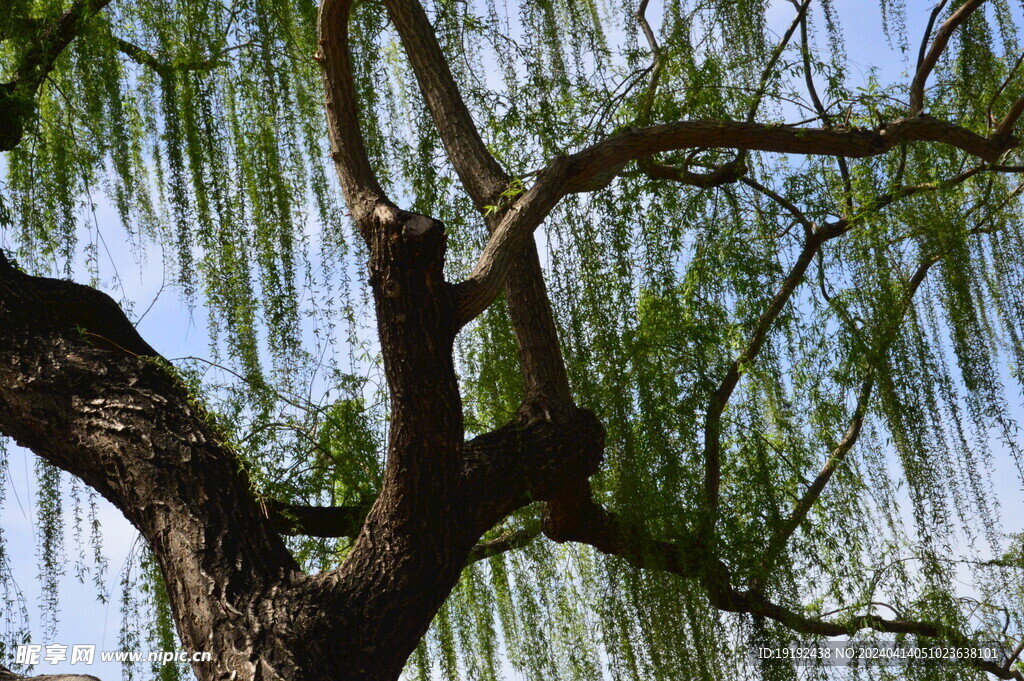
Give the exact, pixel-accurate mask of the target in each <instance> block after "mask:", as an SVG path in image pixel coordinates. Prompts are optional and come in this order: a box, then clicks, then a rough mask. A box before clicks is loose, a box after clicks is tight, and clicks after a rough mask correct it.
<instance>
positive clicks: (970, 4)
mask: <svg viewBox="0 0 1024 681" xmlns="http://www.w3.org/2000/svg"><path fill="white" fill-rule="evenodd" d="M983 2H985V0H967V2H965V3H964V4H962V5H960V7H959V8H958V9H957V10H956V11H955V12H953V14H952V15H950V17H949V18H948V19H946V21H945V23H944V24H942V26H940V27H939V30H938V31H937V32H936V33H935V40H933V41H932V46H931V49H929V50H928V52H927V54H925V55H924V58H923V59H921V60H920V63H919V64H918V65H917V73H915V74H914V80H913V81H911V83H910V117H911V118H913V117H914V116H919V115H920V114H921V113H922V112H924V86H925V83H927V82H928V76H929V75H931V72H932V69H934V68H935V64H936V63H938V61H939V57H941V56H942V53H943V51H945V49H946V45H947V44H948V43H949V39H950V37H951V36H952V35H953V32H954V31H955V30H956V29H957V28H958V27H959V26H960V25H961V24H962V23H964V22H965V21H967V18H968V17H970V16H971V14H973V13H974V10H976V9H978V7H980V6H981V4H982V3H983ZM945 4H946V3H945V1H943V3H942V4H941V5H939V7H937V8H936V9H935V12H934V13H933V14H932V20H933V21H934V19H935V17H936V15H937V13H938V12H939V11H941V8H942V7H943V6H944V5H945ZM928 25H929V27H930V26H931V25H932V23H931V22H929V24H928ZM927 38H928V36H927V35H926V36H925V40H926V41H927ZM922 47H923V46H922Z"/></svg>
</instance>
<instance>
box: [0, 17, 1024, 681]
mask: <svg viewBox="0 0 1024 681" xmlns="http://www.w3.org/2000/svg"><path fill="white" fill-rule="evenodd" d="M835 4H836V6H837V9H838V11H839V14H840V16H841V17H843V18H844V19H845V20H846V23H845V24H844V27H845V30H846V44H847V48H848V50H849V52H850V56H851V61H852V62H853V63H854V64H855V65H859V67H860V69H861V70H862V72H867V70H868V67H869V66H875V67H878V69H879V76H880V80H881V81H882V82H889V81H893V80H899V79H901V78H905V76H903V73H904V72H905V71H906V70H907V68H908V66H907V62H906V61H905V59H904V56H903V55H901V54H899V52H898V51H895V52H894V51H893V50H892V49H891V47H890V46H889V44H888V41H887V39H886V38H885V36H884V35H883V34H882V30H881V22H880V18H879V11H878V3H877V2H874V1H869V0H842V1H839V2H836V3H835ZM908 4H909V5H910V6H909V7H908V11H907V23H908V25H909V34H910V35H911V36H920V34H921V31H922V30H923V25H924V22H925V20H926V19H927V14H928V11H929V10H930V9H931V6H932V3H931V2H920V1H914V2H909V3H908ZM652 9H653V8H652ZM651 14H652V15H654V14H656V10H655V11H652V12H651ZM771 16H772V20H773V25H774V26H776V27H777V30H778V31H779V32H781V31H782V30H785V28H786V27H787V26H788V24H789V22H790V21H791V19H792V16H793V7H792V5H790V4H789V3H788V2H775V3H774V5H773V7H772V9H771ZM917 47H918V42H917V38H912V39H911V42H910V52H911V55H909V56H907V57H906V58H908V59H912V58H913V56H914V55H916V50H917ZM854 75H855V76H856V74H854ZM96 219H97V223H98V224H99V225H101V226H103V229H104V232H103V233H104V237H105V244H106V249H107V250H109V253H110V256H109V258H108V257H107V256H106V255H105V253H104V250H102V249H101V259H100V270H101V278H102V279H103V282H102V283H103V284H104V285H107V286H109V284H110V281H111V279H112V274H113V268H112V265H111V263H116V267H117V272H118V275H119V277H120V279H121V282H122V286H123V292H113V295H114V297H115V299H121V297H122V295H123V296H124V297H127V298H128V299H129V300H131V301H133V303H134V309H135V311H136V314H141V312H142V311H144V310H146V309H147V308H149V307H150V305H151V304H152V308H151V309H150V310H149V312H148V313H147V314H146V315H145V318H144V319H143V320H142V321H141V322H140V323H139V331H140V333H141V334H142V336H143V337H144V338H146V339H147V340H148V341H149V342H150V344H151V345H153V346H154V347H155V348H156V349H157V350H158V351H159V352H161V353H162V354H163V355H164V356H165V357H168V358H175V357H183V356H193V355H194V356H200V357H202V356H208V355H209V352H208V347H207V335H206V330H205V328H204V323H205V316H206V313H205V310H203V309H202V308H197V309H195V310H193V311H190V310H189V309H188V308H187V307H186V305H185V304H184V303H183V302H182V301H181V299H180V298H179V297H178V294H177V292H176V291H175V290H174V289H172V288H170V287H166V288H165V287H163V284H164V277H163V272H162V266H161V258H160V253H159V251H158V250H157V249H155V248H153V249H152V250H151V252H150V253H149V257H148V260H147V261H145V262H143V263H141V264H140V263H137V262H136V261H135V259H134V257H133V254H132V252H131V251H130V249H129V248H128V246H127V244H126V243H125V242H124V240H123V238H122V236H121V232H120V228H119V227H118V226H117V224H118V221H117V218H116V216H115V215H114V214H113V211H111V210H110V208H109V206H108V205H106V204H105V203H102V202H101V203H100V204H99V205H98V206H97V213H96ZM161 289H163V290H162V293H161ZM1008 397H1009V398H1010V399H1011V400H1014V402H1013V403H1012V405H1011V406H1012V409H1013V412H1014V413H1015V414H1016V415H1017V416H1018V417H1020V416H1022V405H1021V402H1020V395H1019V393H1016V392H1014V393H1013V394H1011V395H1009V396H1008ZM1021 420H1024V419H1021ZM9 450H10V459H11V464H10V478H9V479H8V480H5V481H3V484H4V485H5V486H6V502H5V505H4V507H3V509H2V523H3V528H4V532H5V535H6V538H7V546H8V550H9V553H10V556H11V567H12V571H13V574H14V577H15V579H16V581H17V583H18V584H19V585H20V587H21V588H22V590H23V592H24V595H25V597H26V599H27V600H28V602H29V610H30V614H31V617H32V626H33V632H34V642H35V643H41V644H49V643H61V644H65V645H68V646H71V645H75V644H94V645H96V646H97V649H98V650H116V649H118V636H119V627H120V616H121V615H120V612H119V609H118V599H117V594H118V591H119V584H118V580H119V574H120V572H121V570H122V569H123V568H124V566H125V561H126V558H127V556H128V553H129V550H130V549H131V547H132V545H133V543H134V542H135V541H136V533H135V531H134V529H133V528H131V527H130V526H129V525H128V523H127V522H126V521H125V520H124V518H123V517H122V516H121V514H120V513H119V512H118V511H117V510H116V509H114V508H113V507H112V506H110V505H109V504H107V503H106V502H104V501H103V500H101V503H100V511H99V513H100V519H101V521H102V523H103V526H104V543H105V547H106V551H107V556H108V558H109V566H110V568H109V573H108V578H107V590H108V591H109V592H110V593H111V595H112V598H111V601H110V602H109V603H107V604H101V603H99V602H97V600H96V598H95V591H94V589H93V587H92V585H91V584H89V583H88V582H87V583H85V584H80V583H78V582H77V581H76V580H75V579H74V578H73V577H71V576H69V577H67V578H66V579H64V582H63V584H62V591H61V604H62V613H61V619H60V624H59V628H58V633H57V635H56V636H55V637H54V638H53V640H49V639H44V638H42V633H41V629H40V626H39V611H38V607H37V602H38V598H39V587H38V583H37V580H36V579H35V576H36V574H37V573H38V567H37V555H36V548H35V547H36V546H37V541H36V537H35V533H34V529H33V518H34V512H35V511H34V500H35V489H34V484H35V483H34V475H33V472H32V471H33V466H34V457H33V455H31V454H30V453H28V452H25V451H24V450H22V449H20V448H17V447H14V446H10V447H9ZM994 485H995V490H996V492H997V495H998V496H999V498H1000V500H1001V502H1002V511H1003V518H1004V529H1006V530H1008V531H1020V530H1021V529H1022V528H1024V503H1022V501H1021V498H1022V497H1021V494H1020V492H1021V482H1020V478H1019V476H1018V475H1017V473H1016V470H1015V468H1014V467H1013V466H1012V462H1010V461H1009V457H1008V456H1001V457H999V459H998V461H997V475H996V477H995V480H994ZM72 542H73V540H72V537H71V536H70V534H69V535H68V537H67V540H66V545H67V547H68V549H69V551H68V552H69V554H70V553H71V551H72V548H73V543H72ZM68 567H69V570H68V574H69V575H71V574H72V573H73V570H71V569H70V567H71V566H70V565H69V566H68ZM9 662H10V660H0V663H9ZM36 672H37V673H59V672H76V673H88V674H93V675H95V676H98V677H100V678H101V679H103V680H104V681H112V680H114V679H118V678H120V674H121V669H120V665H118V664H115V663H106V664H103V663H100V662H97V663H95V664H93V665H91V666H83V665H81V664H79V665H70V664H67V663H62V664H58V665H48V664H44V665H41V666H40V667H38V668H37V669H36Z"/></svg>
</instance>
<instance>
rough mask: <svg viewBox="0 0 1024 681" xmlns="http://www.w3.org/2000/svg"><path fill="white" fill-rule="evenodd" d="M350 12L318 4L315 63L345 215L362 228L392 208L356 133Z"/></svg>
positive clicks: (345, 1)
mask: <svg viewBox="0 0 1024 681" xmlns="http://www.w3.org/2000/svg"><path fill="white" fill-rule="evenodd" d="M351 10H352V0H324V2H323V3H322V4H321V5H320V15H319V19H318V23H317V39H318V41H319V45H320V50H319V52H317V59H318V61H320V63H321V65H322V66H323V71H324V91H325V93H326V106H327V132H328V136H329V138H330V141H331V157H332V158H333V159H334V165H335V168H336V169H337V172H338V177H339V178H340V180H341V187H342V191H343V192H344V194H345V202H346V203H347V204H348V208H349V211H351V213H352V217H353V218H354V219H355V221H356V223H357V224H360V225H363V224H365V223H366V221H367V220H369V219H371V218H372V217H373V216H374V214H375V213H377V212H378V211H382V216H383V217H387V216H388V214H390V213H392V212H393V208H394V204H392V203H391V201H390V200H389V199H388V198H387V196H386V195H385V194H384V190H383V189H381V187H380V183H379V182H378V181H377V176H376V175H375V174H374V172H373V169H372V168H371V167H370V160H369V157H368V156H367V154H366V145H365V144H364V143H363V136H362V133H361V132H360V129H359V104H358V100H357V98H356V91H355V85H354V77H353V74H352V55H351V53H350V51H349V43H348V29H349V26H348V22H349V14H350V12H351ZM365 236H366V235H365V233H364V237H365Z"/></svg>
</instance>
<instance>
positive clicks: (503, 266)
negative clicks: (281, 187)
mask: <svg viewBox="0 0 1024 681" xmlns="http://www.w3.org/2000/svg"><path fill="white" fill-rule="evenodd" d="M916 141H932V142H939V143H942V144H948V145H951V146H954V147H957V148H959V149H962V150H964V151H966V152H968V153H969V154H972V155H974V156H978V157H979V158H981V159H983V160H987V161H989V162H992V163H994V162H995V161H996V160H997V159H998V158H999V156H1000V155H1002V153H1003V152H1005V151H1006V150H1007V149H1009V148H1010V147H1012V146H1015V145H1016V144H1017V142H1016V140H1015V139H1014V138H1010V139H1008V140H1006V141H1000V140H998V139H994V138H986V137H982V136H980V135H977V134H976V133H973V132H971V131H969V130H966V129H964V128H960V127H958V126H955V125H951V124H949V123H944V122H941V121H938V120H936V119H933V118H929V117H919V118H914V119H901V120H898V121H895V122H893V123H890V124H889V125H887V126H885V127H884V128H882V129H880V130H863V129H842V128H828V129H823V128H793V127H787V126H780V125H769V124H762V123H741V122H735V121H702V120H696V121H684V122H678V123H665V124H662V125H655V126H650V127H647V128H641V129H636V130H629V131H626V132H624V133H621V134H619V135H616V136H614V137H611V138H609V139H607V140H605V141H603V142H599V143H597V144H595V145H593V146H590V147H588V148H586V149H584V150H582V151H580V152H577V153H575V154H572V155H571V156H568V157H559V158H558V159H556V160H555V161H554V162H553V163H552V164H551V165H550V166H549V167H548V168H547V169H546V170H545V171H543V172H542V173H540V175H539V179H538V181H537V182H536V183H535V184H534V185H533V186H532V187H531V188H530V189H529V190H528V191H527V192H526V193H525V194H524V195H523V196H522V197H521V198H520V199H519V200H518V201H517V202H516V203H515V204H514V205H513V206H512V208H511V209H510V210H509V211H508V213H507V214H505V216H504V217H503V219H502V220H501V223H500V224H499V225H498V226H497V227H496V228H495V229H494V231H493V233H492V234H491V239H490V241H488V243H487V245H486V246H485V248H484V251H483V253H482V254H481V255H480V258H479V260H478V261H477V264H476V267H475V268H474V269H473V272H472V273H471V274H470V276H469V277H468V278H467V279H466V280H465V281H464V282H462V283H460V284H459V285H458V286H457V289H456V296H457V298H458V305H459V312H458V319H459V322H460V323H465V322H466V321H468V320H470V319H473V318H474V317H475V316H476V315H477V314H479V313H480V312H481V311H482V310H484V309H486V308H487V306H488V305H490V303H491V302H492V301H493V300H494V298H495V297H496V296H497V294H498V291H499V290H500V289H501V285H502V283H503V281H504V277H505V274H506V273H507V272H508V270H509V268H510V265H511V262H510V261H511V259H512V258H514V257H515V256H517V255H518V253H519V250H518V249H519V248H521V246H522V244H523V243H524V242H525V241H526V239H527V238H528V236H529V234H528V233H519V232H532V231H533V230H534V229H535V228H536V227H537V225H539V224H540V222H541V221H542V220H543V219H544V217H545V216H546V215H547V214H548V212H550V210H551V209H552V208H553V207H554V206H555V205H556V204H557V202H558V200H559V199H560V198H561V197H562V196H563V195H564V194H567V193H569V192H572V191H574V188H576V187H579V186H581V185H584V186H585V185H586V183H587V182H589V181H590V180H591V179H592V178H593V177H594V176H595V175H597V174H599V173H601V172H604V171H606V170H608V169H609V168H617V167H621V166H622V164H624V163H626V162H628V161H630V160H637V159H642V158H645V157H648V156H651V155H653V154H656V153H659V152H664V151H675V150H679V149H694V148H715V147H718V148H733V149H749V150H758V151H770V152H778V153H791V154H821V155H833V156H845V157H850V158H861V157H867V156H877V155H881V154H884V153H886V152H887V151H889V150H891V149H893V148H894V147H896V146H897V145H900V144H906V143H910V142H916Z"/></svg>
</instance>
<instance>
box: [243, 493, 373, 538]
mask: <svg viewBox="0 0 1024 681" xmlns="http://www.w3.org/2000/svg"><path fill="white" fill-rule="evenodd" d="M261 504H262V506H263V509H264V512H265V514H266V517H267V518H268V519H269V520H270V524H271V526H272V527H273V528H274V530H275V531H276V532H279V533H280V534H284V535H289V536H305V537H355V536H356V535H357V534H359V528H361V527H362V526H363V520H364V519H365V518H366V514H367V513H368V512H369V510H370V506H371V504H369V503H367V504H356V505H353V506H302V505H298V504H289V503H285V502H282V501H278V500H276V499H269V498H264V499H262V500H261Z"/></svg>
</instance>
